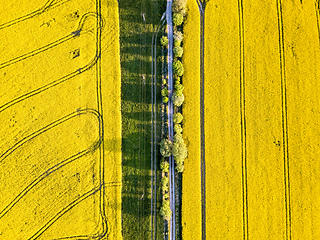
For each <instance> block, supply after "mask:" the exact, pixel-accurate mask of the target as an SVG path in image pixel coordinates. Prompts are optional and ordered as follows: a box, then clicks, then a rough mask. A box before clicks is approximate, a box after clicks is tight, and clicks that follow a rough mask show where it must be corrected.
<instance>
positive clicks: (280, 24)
mask: <svg viewBox="0 0 320 240" xmlns="http://www.w3.org/2000/svg"><path fill="white" fill-rule="evenodd" d="M276 1H277V15H278V31H279V56H280V75H281V107H282V134H283V140H282V145H283V161H284V186H285V191H284V193H285V211H286V239H287V240H291V238H292V235H291V196H290V172H289V149H288V109H287V82H286V71H285V49H284V27H283V13H282V1H281V0H276Z"/></svg>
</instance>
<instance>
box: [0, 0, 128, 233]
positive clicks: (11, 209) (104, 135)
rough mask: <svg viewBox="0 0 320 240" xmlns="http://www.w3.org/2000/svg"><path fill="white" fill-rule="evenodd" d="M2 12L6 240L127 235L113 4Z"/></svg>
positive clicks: (2, 216)
mask: <svg viewBox="0 0 320 240" xmlns="http://www.w3.org/2000/svg"><path fill="white" fill-rule="evenodd" d="M0 15H1V16H2V17H1V18H0V42H1V44H0V48H1V54H0V76H1V78H0V92H1V94H0V163H1V164H0V179H1V181H0V192H1V198H0V235H1V238H3V239H58V238H67V237H76V236H79V238H81V239H84V238H87V239H92V238H97V237H100V238H99V239H122V237H121V115H120V103H121V94H120V89H121V88H120V83H121V82H120V61H119V42H118V39H119V17H118V3H117V1H116V0H108V1H104V2H103V3H101V1H98V0H97V1H83V0H73V1H48V2H46V1H16V2H12V3H10V4H6V3H0ZM100 16H101V17H100ZM100 30H101V35H100ZM100 53H102V54H100Z"/></svg>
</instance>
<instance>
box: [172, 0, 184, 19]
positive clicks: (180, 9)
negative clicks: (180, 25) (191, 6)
mask: <svg viewBox="0 0 320 240" xmlns="http://www.w3.org/2000/svg"><path fill="white" fill-rule="evenodd" d="M172 11H173V12H175V13H181V14H183V15H185V14H186V12H187V0H174V1H173V3H172Z"/></svg>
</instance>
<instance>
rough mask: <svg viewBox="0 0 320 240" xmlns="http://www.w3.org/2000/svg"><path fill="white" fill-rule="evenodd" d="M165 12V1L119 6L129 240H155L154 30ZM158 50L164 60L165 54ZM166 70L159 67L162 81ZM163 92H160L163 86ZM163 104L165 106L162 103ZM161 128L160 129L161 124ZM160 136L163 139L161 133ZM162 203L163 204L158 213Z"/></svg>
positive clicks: (125, 1) (130, 0) (137, 0)
mask: <svg viewBox="0 0 320 240" xmlns="http://www.w3.org/2000/svg"><path fill="white" fill-rule="evenodd" d="M164 6H165V1H164V0H120V2H119V11H120V53H121V78H122V89H121V91H122V97H121V98H122V99H121V100H122V106H121V111H122V137H123V139H122V169H123V170H122V174H123V175H122V176H123V179H122V181H123V190H122V234H123V239H126V240H133V239H139V240H141V239H150V231H151V225H150V210H151V209H150V204H151V200H150V193H151V189H150V188H151V185H150V184H151V182H150V181H151V178H150V173H151V170H150V168H151V166H150V157H151V156H150V148H151V143H150V139H151V122H150V121H151V104H150V103H151V87H150V82H151V76H150V72H151V42H152V31H153V24H159V20H160V18H161V15H162V13H163V11H164ZM143 14H144V18H145V21H144V18H143ZM158 49H159V51H158V56H160V48H158ZM160 69H161V64H160V63H159V64H158V75H159V76H160ZM159 79H161V78H159ZM159 82H160V80H159ZM158 89H159V90H160V86H159V87H158ZM158 99H159V100H158V102H160V97H159V98H158ZM158 116H160V114H158ZM158 122H159V124H158V126H159V127H160V119H158ZM158 135H159V136H160V131H159V134H158ZM158 179H159V178H158ZM158 197H160V196H158ZM160 203H161V202H160V199H158V209H159V206H160ZM157 239H163V221H162V219H161V217H160V215H159V214H158V217H157Z"/></svg>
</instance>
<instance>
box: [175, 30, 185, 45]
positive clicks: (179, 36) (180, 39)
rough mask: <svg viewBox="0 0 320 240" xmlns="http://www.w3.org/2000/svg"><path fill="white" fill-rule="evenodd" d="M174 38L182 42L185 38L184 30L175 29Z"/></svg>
mask: <svg viewBox="0 0 320 240" xmlns="http://www.w3.org/2000/svg"><path fill="white" fill-rule="evenodd" d="M173 38H174V40H176V41H180V42H182V40H183V34H182V32H180V31H175V32H174V34H173Z"/></svg>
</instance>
